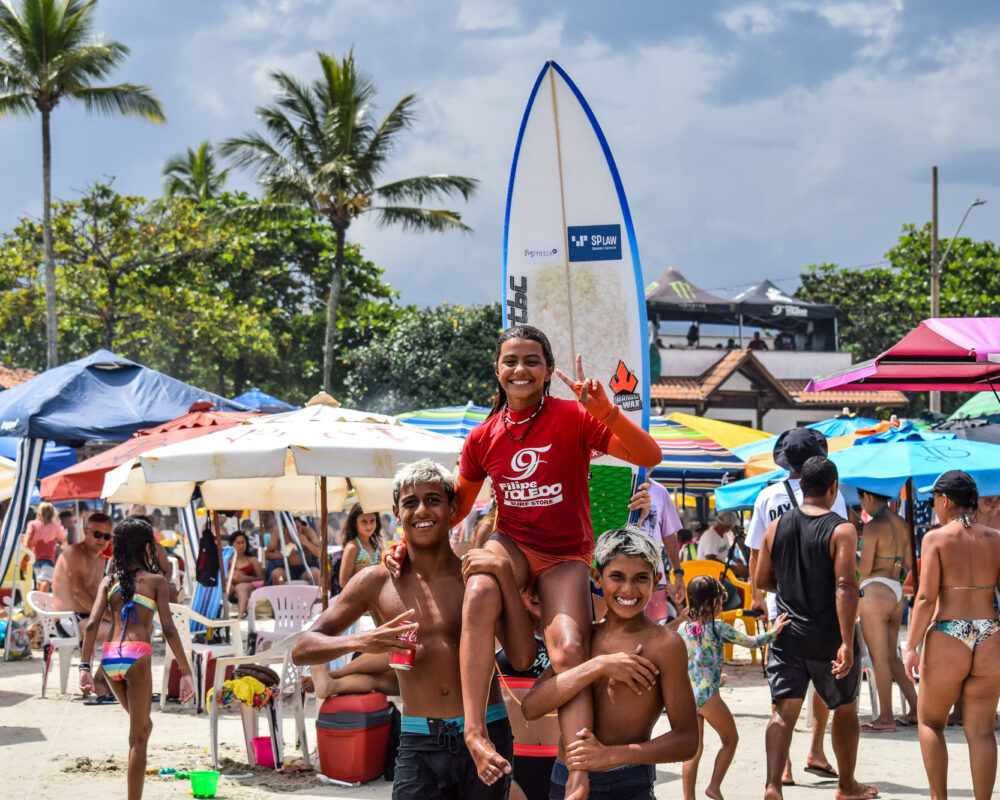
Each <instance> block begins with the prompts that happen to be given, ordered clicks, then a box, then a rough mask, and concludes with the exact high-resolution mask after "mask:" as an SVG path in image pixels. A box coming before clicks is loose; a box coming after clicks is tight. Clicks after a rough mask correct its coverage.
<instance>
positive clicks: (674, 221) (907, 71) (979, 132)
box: [0, 0, 1000, 306]
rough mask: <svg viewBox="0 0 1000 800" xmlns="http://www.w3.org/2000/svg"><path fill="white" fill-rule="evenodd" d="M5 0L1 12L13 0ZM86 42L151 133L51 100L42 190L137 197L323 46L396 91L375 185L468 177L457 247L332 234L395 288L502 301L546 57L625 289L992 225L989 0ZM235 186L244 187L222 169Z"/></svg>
mask: <svg viewBox="0 0 1000 800" xmlns="http://www.w3.org/2000/svg"><path fill="white" fill-rule="evenodd" d="M15 1H16V0H15ZM97 23H98V25H97V27H98V30H100V31H101V32H103V33H104V34H105V35H106V36H108V37H110V38H113V39H117V40H119V41H121V42H124V43H125V44H127V45H129V46H130V47H131V48H132V55H131V56H130V58H129V59H128V61H127V63H126V65H125V66H124V67H123V68H122V69H121V70H120V71H119V72H118V73H117V74H116V76H115V80H120V81H132V82H137V83H145V84H148V85H150V86H151V87H153V89H154V91H155V93H156V94H157V95H158V96H159V97H160V99H161V100H162V102H163V105H164V107H165V110H166V114H167V120H168V121H167V124H166V125H163V126H154V125H151V124H148V123H144V122H138V121H131V120H120V119H111V120H109V119H104V118H100V117H92V116H88V115H86V114H85V113H83V112H82V110H80V109H78V108H74V107H72V106H69V105H67V106H65V107H59V108H58V109H57V111H56V113H55V114H54V118H53V119H54V122H53V139H54V144H53V194H54V196H55V197H56V198H59V199H72V198H74V197H75V196H76V194H77V193H78V192H79V191H80V190H81V189H83V188H84V187H85V186H86V185H87V184H88V183H89V182H91V181H94V180H97V179H102V178H106V177H109V176H114V178H115V186H116V187H117V188H118V189H119V190H120V191H122V192H128V193H137V194H144V195H146V196H149V197H152V196H155V195H156V194H158V193H159V191H160V186H161V183H160V180H161V179H160V171H161V169H162V166H163V163H164V161H165V160H166V159H167V158H168V157H169V156H171V155H173V154H175V153H177V152H179V151H182V150H184V149H185V148H187V147H191V146H195V145H197V144H198V143H199V142H200V141H202V140H205V139H209V140H212V141H216V142H217V141H220V140H222V139H224V138H226V137H227V136H232V135H237V134H240V133H243V132H246V131H249V130H252V129H254V128H255V127H256V120H255V117H254V115H253V109H254V107H255V106H256V105H259V104H262V103H267V102H268V101H269V98H270V91H271V89H270V81H269V77H268V76H269V73H270V72H271V71H272V70H285V71H289V72H292V73H294V74H295V75H297V76H299V77H300V78H303V79H311V78H313V77H314V76H315V75H316V73H317V68H316V57H315V52H316V51H317V50H323V51H333V52H335V53H337V54H341V53H343V52H344V51H345V50H346V49H347V48H349V47H350V46H352V45H353V46H354V48H355V54H356V58H357V60H358V62H359V63H360V64H361V65H362V66H363V67H364V68H365V69H366V70H367V71H368V72H370V73H371V74H372V76H373V77H374V78H375V80H376V82H377V84H378V87H379V96H380V98H381V99H382V103H381V107H382V108H383V110H384V109H388V108H389V107H391V105H392V103H394V102H395V101H396V100H397V99H399V98H400V97H402V96H403V95H405V94H407V93H410V92H416V93H417V94H418V96H419V97H420V100H421V105H420V118H419V120H418V122H417V125H416V128H415V130H414V131H413V132H412V133H411V134H410V135H409V136H407V138H406V141H405V144H403V146H401V147H400V149H399V150H398V152H397V153H396V155H395V158H394V160H393V162H392V164H391V167H390V171H389V172H388V173H387V174H386V175H385V178H386V180H390V179H395V178H399V177H404V176H407V175H415V174H424V173H428V172H454V173H458V174H463V175H469V176H473V177H476V178H478V179H479V180H480V181H481V188H480V191H479V193H478V195H477V196H476V197H475V198H474V199H473V200H472V201H471V202H470V203H468V204H467V205H465V206H464V207H461V211H462V213H463V217H464V218H465V219H466V220H467V221H468V222H469V224H470V225H471V226H472V227H473V228H474V229H475V233H474V234H472V235H466V236H463V235H459V234H449V235H445V236H435V235H422V236H416V235H404V234H401V233H398V232H395V231H392V230H384V229H378V228H376V227H374V226H372V225H370V224H367V223H364V222H360V223H356V224H355V225H354V226H353V227H352V228H351V230H350V231H349V235H350V236H351V237H352V238H353V239H354V240H355V241H357V242H359V243H361V244H362V246H363V247H364V249H365V251H366V253H367V255H368V256H369V257H370V258H372V259H373V260H375V261H376V262H377V263H378V264H380V265H381V266H383V267H384V268H385V269H386V277H387V279H388V281H389V282H390V283H391V284H392V285H393V286H394V287H395V288H397V289H398V290H400V291H401V292H402V300H403V301H404V302H408V303H415V304H418V305H421V306H423V305H434V304H438V303H440V302H443V301H448V302H464V303H472V302H487V301H491V300H493V299H496V297H497V295H498V292H499V282H500V281H499V275H500V267H501V263H500V260H501V239H502V229H503V208H504V199H505V194H506V188H507V179H508V173H509V170H510V160H511V156H512V154H513V148H514V142H515V138H516V134H517V129H518V125H519V123H520V119H521V115H522V113H523V110H524V105H525V103H526V101H527V97H528V92H529V91H530V89H531V86H532V83H533V80H534V78H535V76H536V75H537V73H538V71H539V69H540V68H541V67H542V65H543V63H544V61H545V59H547V58H554V59H556V60H557V61H558V62H559V63H560V64H561V65H562V67H563V68H564V69H565V70H566V71H567V72H568V73H569V75H570V76H571V77H572V78H573V79H574V81H575V82H576V83H577V85H578V86H579V87H580V89H581V91H582V92H583V93H584V95H585V96H586V97H587V99H588V101H589V102H590V105H591V107H592V108H593V110H594V112H595V114H596V115H597V118H598V120H599V121H600V123H601V126H602V128H603V129H604V132H605V135H606V137H607V139H608V142H609V144H610V146H611V149H612V151H613V153H614V155H615V158H616V161H617V163H618V167H619V170H620V172H621V175H622V180H623V182H624V185H625V190H626V193H627V195H628V198H629V203H630V206H631V209H632V216H633V219H634V221H635V226H636V235H637V239H638V244H639V249H640V254H641V258H642V263H643V269H644V272H645V277H646V279H647V281H649V280H652V279H653V278H655V277H656V276H657V275H659V274H660V273H661V272H662V271H663V270H664V269H666V268H667V267H668V266H671V265H673V266H675V267H677V268H678V269H680V270H681V271H682V272H684V273H685V274H686V275H687V276H688V278H689V279H690V280H692V281H693V282H695V283H697V284H699V285H701V286H702V287H704V288H707V289H712V290H715V291H716V292H717V293H718V294H721V295H723V296H732V295H734V294H736V293H737V292H738V291H740V290H741V289H742V288H745V287H746V286H748V285H750V284H752V283H754V282H756V281H758V280H760V279H761V278H765V277H769V278H771V279H772V280H776V281H777V282H778V283H779V285H780V286H781V287H782V288H783V289H786V290H787V291H793V290H794V289H795V287H796V285H797V283H796V279H795V276H796V275H797V274H798V273H799V272H800V270H801V268H802V266H803V265H805V264H809V263H814V262H822V261H830V262H835V263H839V264H841V265H844V266H858V265H865V264H875V263H879V262H881V261H882V259H883V256H884V254H885V252H886V250H887V249H888V248H889V247H891V246H892V244H893V243H894V242H895V241H896V239H897V238H898V235H899V232H900V227H901V226H902V224H903V223H906V222H915V223H918V224H920V223H923V222H924V221H926V220H929V218H930V205H931V191H930V175H931V166H932V165H933V164H937V165H938V166H939V169H940V199H939V205H940V226H941V235H942V237H950V236H951V235H952V233H953V232H954V230H955V227H956V226H957V225H958V222H959V220H960V218H961V216H962V213H963V212H964V211H965V209H966V207H967V206H968V204H969V203H970V202H971V201H972V200H973V199H974V198H976V197H983V198H985V199H987V200H989V201H991V202H989V203H988V204H987V205H986V206H983V207H980V208H976V209H975V210H974V211H973V212H972V213H971V214H970V216H969V220H968V222H967V223H966V226H965V228H964V230H963V234H966V235H970V236H973V237H974V238H977V239H993V240H996V238H997V233H996V229H997V225H998V223H1000V192H997V191H995V188H996V186H997V184H998V182H1000V145H998V141H997V140H998V138H1000V104H998V103H997V102H996V94H997V91H998V89H997V87H998V86H1000V4H996V3H991V2H987V0H981V1H980V2H972V1H971V0H970V1H969V2H959V3H941V2H936V1H935V0H922V2H903V0H866V1H865V2H860V1H859V2H837V1H836V0H830V1H829V2H806V1H805V0H791V1H790V2H780V1H776V2H758V3H753V2H750V3H743V2H696V1H695V0H684V2H682V1H681V0H648V1H645V2H640V1H639V0H619V1H618V2H608V0H551V1H550V2H532V1H531V0H524V1H523V2H503V0H465V1H463V0H435V2H416V0H409V2H404V1H402V0H378V1H377V2H375V1H374V0H144V1H143V2H136V0H100V3H99V5H98V14H97ZM39 140H40V136H39V122H38V119H37V118H33V119H30V120H23V121H22V120H9V119H8V120H2V121H0V149H2V152H3V155H4V158H3V162H4V171H3V178H2V180H0V186H2V191H0V230H6V229H9V228H10V227H11V226H12V225H13V224H14V223H15V221H16V220H17V218H18V217H20V216H22V215H31V216H40V214H41V208H40V207H41V157H40V143H39ZM232 186H233V187H234V188H248V189H249V188H252V185H251V182H250V181H249V179H248V178H247V177H246V176H243V175H238V176H235V177H234V179H233V181H232Z"/></svg>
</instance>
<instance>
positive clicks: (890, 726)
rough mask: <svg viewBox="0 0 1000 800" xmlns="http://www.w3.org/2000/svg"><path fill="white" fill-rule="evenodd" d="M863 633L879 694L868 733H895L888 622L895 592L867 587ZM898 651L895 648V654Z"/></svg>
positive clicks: (862, 625) (862, 621)
mask: <svg viewBox="0 0 1000 800" xmlns="http://www.w3.org/2000/svg"><path fill="white" fill-rule="evenodd" d="M860 605H861V609H860V610H861V632H862V634H864V637H865V642H866V643H867V644H868V652H869V653H870V654H871V657H872V668H873V670H874V672H875V690H876V692H877V693H878V717H876V719H875V720H874V722H872V723H870V724H869V727H866V728H865V730H872V729H874V730H887V731H889V730H895V729H896V720H895V718H894V717H893V716H892V668H891V666H890V663H889V659H890V649H889V618H890V617H891V616H892V612H893V611H894V610H895V607H896V596H895V595H894V594H893V593H892V590H891V589H889V588H888V587H886V586H882V585H879V584H869V585H868V586H866V587H865V596H864V597H862V598H861V604H860ZM895 652H896V647H895V645H893V647H892V654H893V655H895Z"/></svg>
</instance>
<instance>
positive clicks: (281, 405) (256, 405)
mask: <svg viewBox="0 0 1000 800" xmlns="http://www.w3.org/2000/svg"><path fill="white" fill-rule="evenodd" d="M233 402H234V403H239V404H240V405H244V406H246V407H247V408H249V409H250V410H251V411H260V412H262V413H264V414H280V413H281V412H282V411H295V410H296V409H297V408H298V407H299V406H293V405H290V404H288V403H286V402H285V401H284V400H279V399H278V398H277V397H274V396H272V395H269V394H268V393H267V392H262V391H261V390H260V389H258V388H257V387H256V386H255V387H254V388H253V389H251V390H250V391H249V392H243V394H241V395H238V396H237V397H234V398H233Z"/></svg>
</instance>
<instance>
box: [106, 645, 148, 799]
mask: <svg viewBox="0 0 1000 800" xmlns="http://www.w3.org/2000/svg"><path fill="white" fill-rule="evenodd" d="M150 661H151V659H150V656H143V657H142V658H140V659H139V660H138V661H136V662H135V663H134V664H133V665H132V666H131V667H130V668H129V671H128V672H127V673H125V681H124V684H125V690H126V695H127V698H128V708H129V714H128V718H129V731H128V744H129V754H128V800H141V798H142V785H143V782H144V781H145V780H146V745H148V744H149V736H150V734H151V733H152V732H153V722H152V720H150V718H149V707H150V705H151V703H152V698H153V675H152V672H151V670H150ZM111 683H115V681H111Z"/></svg>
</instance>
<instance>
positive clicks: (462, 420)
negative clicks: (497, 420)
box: [396, 401, 490, 439]
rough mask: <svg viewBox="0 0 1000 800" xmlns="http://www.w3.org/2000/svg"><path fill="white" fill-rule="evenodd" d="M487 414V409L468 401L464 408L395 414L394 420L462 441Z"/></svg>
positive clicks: (488, 411)
mask: <svg viewBox="0 0 1000 800" xmlns="http://www.w3.org/2000/svg"><path fill="white" fill-rule="evenodd" d="M489 413H490V410H489V409H488V408H484V407H483V406H475V405H473V404H472V402H471V401H470V402H469V403H467V404H466V405H464V406H444V407H443V408H425V409H422V410H420V411H408V412H406V413H405V414H397V415H396V419H398V420H399V421H400V422H402V423H404V424H406V425H414V426H416V427H417V428H423V429H424V430H427V431H434V432H435V433H441V434H444V435H445V436H457V437H458V438H459V439H464V438H465V437H466V436H468V435H469V434H470V433H471V432H472V429H473V428H475V427H476V426H477V425H478V424H479V423H480V422H482V421H483V420H484V419H486V416H487V415H488V414H489Z"/></svg>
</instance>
